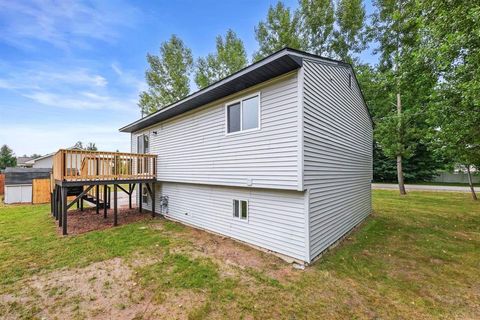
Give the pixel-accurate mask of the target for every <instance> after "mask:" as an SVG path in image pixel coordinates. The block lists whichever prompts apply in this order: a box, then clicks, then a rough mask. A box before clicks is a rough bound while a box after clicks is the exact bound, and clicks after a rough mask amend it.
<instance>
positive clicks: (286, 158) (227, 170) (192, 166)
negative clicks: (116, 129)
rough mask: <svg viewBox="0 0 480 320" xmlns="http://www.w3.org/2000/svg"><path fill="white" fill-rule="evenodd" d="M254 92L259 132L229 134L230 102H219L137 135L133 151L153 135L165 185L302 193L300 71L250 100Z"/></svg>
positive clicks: (153, 148)
mask: <svg viewBox="0 0 480 320" xmlns="http://www.w3.org/2000/svg"><path fill="white" fill-rule="evenodd" d="M254 92H260V113H261V115H260V129H259V130H254V131H250V132H245V133H237V134H231V135H226V134H225V125H226V123H225V103H218V104H213V105H209V106H207V107H201V108H199V109H196V110H193V111H190V112H187V113H185V114H182V115H179V116H176V117H174V118H172V119H168V120H165V121H163V122H160V123H158V124H157V125H154V126H152V127H149V128H147V129H146V130H142V131H140V132H135V134H132V151H133V152H136V137H137V135H139V134H143V133H146V132H147V133H149V134H150V153H153V154H157V155H158V159H157V172H158V175H157V178H158V180H160V181H170V182H183V183H194V184H210V185H226V186H239V187H253V188H268V189H282V190H300V185H299V184H300V178H299V175H300V174H301V172H299V170H298V163H299V162H300V159H299V156H300V152H299V148H300V145H301V143H300V142H301V141H299V139H300V135H299V134H298V112H299V108H298V103H299V101H298V83H297V72H294V73H292V74H291V75H289V76H287V77H280V79H279V80H278V81H273V82H269V83H268V84H267V85H265V86H259V87H255V88H252V89H249V90H246V92H245V95H248V94H251V93H254ZM240 97H241V96H240ZM153 131H156V132H157V134H156V135H155V134H152V132H153Z"/></svg>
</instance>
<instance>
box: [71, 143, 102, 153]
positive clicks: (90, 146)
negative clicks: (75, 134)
mask: <svg viewBox="0 0 480 320" xmlns="http://www.w3.org/2000/svg"><path fill="white" fill-rule="evenodd" d="M73 148H74V149H79V150H90V151H97V150H98V149H97V146H96V145H95V143H94V142H89V143H87V144H85V145H84V143H83V142H82V141H77V143H75V145H74V146H73Z"/></svg>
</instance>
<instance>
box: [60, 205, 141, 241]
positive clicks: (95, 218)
mask: <svg viewBox="0 0 480 320" xmlns="http://www.w3.org/2000/svg"><path fill="white" fill-rule="evenodd" d="M117 216H118V225H122V224H127V223H132V222H137V221H142V220H149V219H151V214H150V212H147V211H143V212H142V213H140V212H139V211H138V209H135V208H134V209H129V208H128V207H123V208H119V209H118V213H117ZM67 223H68V234H69V235H75V234H82V233H85V232H90V231H95V230H105V229H108V228H112V227H113V209H109V210H107V218H106V219H105V218H104V217H103V209H101V210H100V213H99V214H97V213H96V210H95V208H86V209H84V211H80V210H72V211H68V218H67ZM57 231H58V233H59V234H61V232H62V229H61V228H57Z"/></svg>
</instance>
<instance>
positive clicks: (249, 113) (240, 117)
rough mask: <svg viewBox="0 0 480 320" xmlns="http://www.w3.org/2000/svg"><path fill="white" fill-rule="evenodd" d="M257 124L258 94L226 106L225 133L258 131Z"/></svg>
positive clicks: (258, 111)
mask: <svg viewBox="0 0 480 320" xmlns="http://www.w3.org/2000/svg"><path fill="white" fill-rule="evenodd" d="M259 124H260V95H259V94H256V95H253V96H249V97H246V98H243V99H240V100H238V101H234V102H231V103H229V104H227V133H233V132H239V131H246V130H253V129H258V128H259Z"/></svg>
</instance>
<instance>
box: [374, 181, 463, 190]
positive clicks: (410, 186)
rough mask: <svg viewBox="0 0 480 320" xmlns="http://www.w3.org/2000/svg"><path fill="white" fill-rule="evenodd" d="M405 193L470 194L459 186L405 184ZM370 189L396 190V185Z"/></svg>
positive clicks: (383, 185)
mask: <svg viewBox="0 0 480 320" xmlns="http://www.w3.org/2000/svg"><path fill="white" fill-rule="evenodd" d="M405 188H406V189H407V191H409V190H410V191H443V192H470V188H469V187H460V186H430V185H420V184H406V185H405ZM372 189H387V190H390V189H395V190H398V185H397V184H393V183H372Z"/></svg>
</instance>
